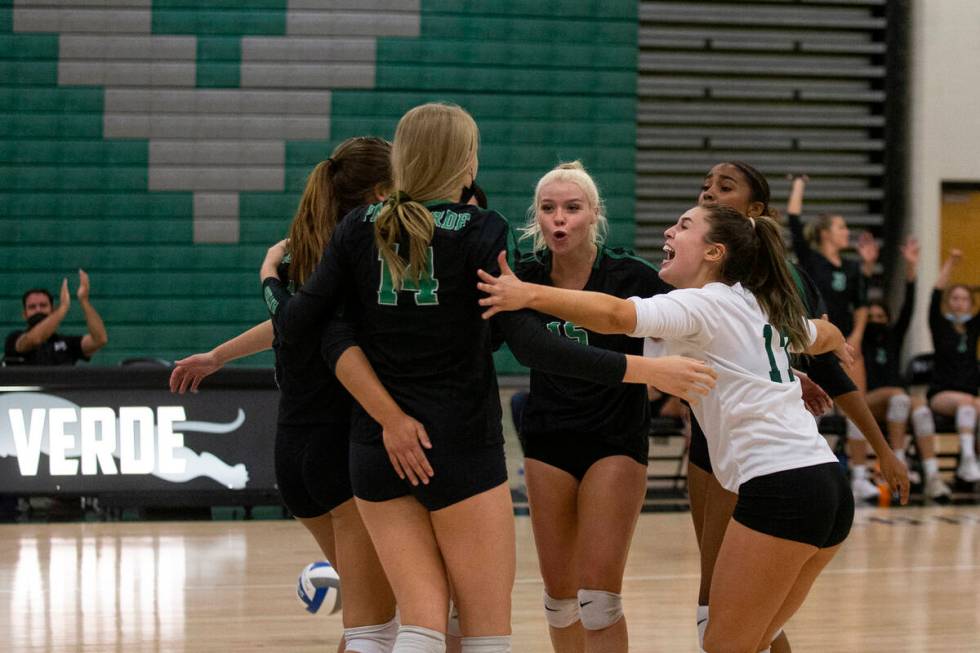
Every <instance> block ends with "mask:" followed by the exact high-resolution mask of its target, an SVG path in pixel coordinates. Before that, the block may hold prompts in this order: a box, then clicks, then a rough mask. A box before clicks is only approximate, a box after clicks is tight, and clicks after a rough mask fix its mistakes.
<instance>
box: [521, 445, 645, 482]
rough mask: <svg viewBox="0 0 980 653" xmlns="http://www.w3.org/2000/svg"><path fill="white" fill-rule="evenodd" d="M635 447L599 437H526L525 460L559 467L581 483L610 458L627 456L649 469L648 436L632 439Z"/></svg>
mask: <svg viewBox="0 0 980 653" xmlns="http://www.w3.org/2000/svg"><path fill="white" fill-rule="evenodd" d="M632 439H633V440H635V442H630V445H631V446H624V445H621V444H608V443H605V442H602V441H601V440H600V439H599V438H597V437H584V436H582V435H575V436H569V435H565V434H559V433H548V434H532V435H529V436H522V437H521V441H522V443H523V444H524V457H525V458H532V459H534V460H537V461H539V462H542V463H545V464H547V465H551V466H552V467H557V468H558V469H560V470H562V471H565V472H568V473H569V474H571V475H572V476H574V477H575V479H576V480H578V481H581V480H582V479H583V478H585V473H586V472H587V471H589V468H590V467H592V465H594V464H595V463H597V462H598V461H600V460H602V459H603V458H608V457H609V456H626V457H628V458H632V459H633V460H635V461H636V462H638V463H640V464H642V465H644V466H645V465H646V464H647V455H648V450H649V439H648V436H647V434H646V433H641V434H640V435H639V436H638V437H635V438H632Z"/></svg>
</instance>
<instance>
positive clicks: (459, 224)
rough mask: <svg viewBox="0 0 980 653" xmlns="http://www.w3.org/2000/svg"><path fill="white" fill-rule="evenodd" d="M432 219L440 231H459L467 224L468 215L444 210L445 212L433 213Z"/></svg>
mask: <svg viewBox="0 0 980 653" xmlns="http://www.w3.org/2000/svg"><path fill="white" fill-rule="evenodd" d="M432 218H433V219H434V220H435V222H436V226H437V227H439V228H440V229H445V230H446V231H459V230H460V229H462V228H463V227H465V226H466V225H467V224H468V223H469V221H470V214H469V213H456V212H455V211H453V210H452V209H446V210H445V211H433V212H432Z"/></svg>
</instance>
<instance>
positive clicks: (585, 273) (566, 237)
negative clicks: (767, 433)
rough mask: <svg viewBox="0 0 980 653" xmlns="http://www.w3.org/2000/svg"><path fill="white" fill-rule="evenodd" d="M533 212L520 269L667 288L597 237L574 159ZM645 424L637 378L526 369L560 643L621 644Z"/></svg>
mask: <svg viewBox="0 0 980 653" xmlns="http://www.w3.org/2000/svg"><path fill="white" fill-rule="evenodd" d="M528 213H529V215H530V218H529V221H528V226H527V227H526V228H525V229H524V230H523V235H522V236H521V240H522V241H524V240H527V241H529V242H530V243H531V250H532V251H531V253H530V254H527V255H525V256H524V257H523V258H522V260H521V261H520V262H519V263H518V265H517V267H516V273H517V275H518V276H519V277H520V278H521V279H523V280H525V281H531V282H533V283H538V284H544V285H554V286H558V287H561V288H572V289H576V290H581V289H586V290H595V291H598V292H604V293H608V294H612V295H615V296H617V297H623V298H627V297H632V296H634V295H639V296H641V297H648V296H650V295H655V294H659V293H661V292H666V291H667V290H668V289H669V287H668V286H667V285H666V284H664V282H663V281H661V280H660V277H659V276H658V274H657V270H656V268H655V267H653V266H652V265H651V264H649V263H647V262H646V261H644V260H642V259H640V258H637V257H635V256H633V255H632V254H631V253H630V252H628V251H625V250H619V249H609V248H607V247H605V246H604V245H603V244H602V242H603V240H604V235H605V232H606V226H607V222H606V216H605V210H604V206H603V202H602V200H601V198H600V196H599V192H598V189H597V188H596V185H595V182H594V181H593V180H592V178H591V177H590V176H589V174H588V173H587V172H586V171H585V169H584V168H583V167H582V165H581V164H580V163H579V162H577V161H576V162H572V163H566V164H562V165H559V166H558V167H557V168H555V169H553V170H551V171H550V172H548V173H547V174H546V175H544V176H543V177H542V178H541V179H540V180H539V181H538V183H537V187H536V189H535V194H534V204H533V205H532V207H531V209H529V211H528ZM535 315H536V317H537V319H538V320H539V321H540V322H541V324H542V326H544V327H546V328H547V329H548V330H549V331H551V332H552V333H554V334H556V335H559V336H560V337H563V338H570V339H572V340H576V341H578V342H581V343H584V344H590V345H594V346H596V347H601V348H603V349H609V350H611V351H619V352H623V353H627V354H642V353H643V340H642V339H637V338H628V337H626V336H621V335H619V336H616V335H607V334H600V333H594V332H591V331H587V330H585V329H581V328H579V327H578V326H576V325H575V324H572V323H570V322H565V321H563V320H559V319H557V318H555V317H552V316H549V315H543V314H540V313H538V314H535ZM649 430H650V405H649V401H648V400H647V389H646V388H645V387H644V386H640V385H616V386H609V385H599V384H596V383H590V382H589V381H584V380H580V379H574V378H569V377H565V376H559V375H555V374H549V373H546V372H542V371H539V370H531V387H530V394H529V396H528V399H527V404H526V407H525V408H524V411H523V418H522V424H521V428H520V429H519V432H520V437H521V442H522V444H523V448H524V457H525V462H524V473H525V479H526V482H527V489H528V500H529V504H530V509H531V523H532V526H533V528H534V541H535V545H536V547H537V551H538V562H539V565H540V568H541V575H542V577H543V578H544V585H545V596H544V603H545V605H544V607H545V617H546V619H547V621H548V625H549V631H550V634H551V641H552V645H553V647H554V650H555V651H556V652H557V653H577V652H581V651H604V652H608V653H616V652H618V651H623V652H625V651H627V650H628V647H629V641H628V636H627V628H626V620H625V618H624V617H623V610H622V598H621V596H620V594H621V592H622V583H623V572H624V569H625V566H626V558H627V555H628V553H629V548H630V541H631V539H632V535H633V530H634V528H635V526H636V520H637V516H638V515H639V512H640V508H641V507H642V505H643V498H644V496H645V494H646V468H647V451H648V448H649V443H648V437H649Z"/></svg>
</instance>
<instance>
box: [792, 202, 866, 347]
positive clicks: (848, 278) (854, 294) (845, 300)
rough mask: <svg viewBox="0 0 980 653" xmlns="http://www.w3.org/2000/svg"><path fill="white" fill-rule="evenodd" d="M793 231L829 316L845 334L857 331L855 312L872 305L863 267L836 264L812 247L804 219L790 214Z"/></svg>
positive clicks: (802, 260)
mask: <svg viewBox="0 0 980 653" xmlns="http://www.w3.org/2000/svg"><path fill="white" fill-rule="evenodd" d="M789 229H790V233H791V234H792V236H793V251H794V252H795V253H796V258H797V259H798V260H799V263H800V266H801V267H802V268H803V269H804V270H806V272H807V274H809V275H810V277H811V278H812V279H813V281H814V282H815V283H816V284H817V288H819V289H820V294H821V295H822V296H823V298H824V301H825V302H826V303H827V317H828V318H829V319H830V322H831V324H833V325H835V326H836V327H837V328H838V329H840V330H841V333H843V334H844V337H847V336H849V335H850V333H851V331H852V330H853V329H854V311H855V310H857V309H859V308H863V307H865V306H867V305H868V286H867V279H865V278H864V273H862V272H861V265H860V264H859V263H858V262H857V261H851V260H847V259H844V260H842V261H841V264H840V266H837V265H834V264H833V263H831V262H830V261H829V260H827V258H826V257H825V256H824V255H823V254H821V253H820V252H818V251H816V250H814V249H813V248H812V247H810V244H809V243H808V242H807V241H806V237H805V236H804V235H803V223H802V222H801V221H800V216H798V215H796V214H793V213H790V214H789Z"/></svg>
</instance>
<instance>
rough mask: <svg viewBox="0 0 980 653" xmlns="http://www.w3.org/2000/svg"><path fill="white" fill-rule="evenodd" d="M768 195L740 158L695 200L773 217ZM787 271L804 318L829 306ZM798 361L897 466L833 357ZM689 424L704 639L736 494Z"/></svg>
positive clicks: (785, 647)
mask: <svg viewBox="0 0 980 653" xmlns="http://www.w3.org/2000/svg"><path fill="white" fill-rule="evenodd" d="M769 199H770V193H769V183H768V182H767V181H766V178H765V177H764V176H763V175H762V173H760V172H759V171H758V170H756V169H755V168H754V167H752V166H751V165H749V164H747V163H745V162H743V161H726V162H722V163H718V164H717V165H715V166H714V167H712V168H711V170H709V171H708V174H707V175H705V178H704V183H703V185H702V187H701V193H700V194H699V195H698V204H702V205H705V204H723V205H725V206H730V207H732V208H734V209H736V210H738V211H740V212H741V213H742V214H744V215H746V216H747V217H756V216H760V215H762V216H770V217H773V216H775V215H776V211H775V210H774V209H772V208H771V207H770V206H769ZM790 272H791V273H792V274H793V275H794V281H795V282H796V285H797V289H798V290H799V292H800V295H801V297H802V299H803V304H804V306H805V307H806V309H807V313H808V317H811V318H816V317H820V316H822V315H823V314H825V313H826V312H827V310H826V306H825V304H824V302H823V298H822V297H821V296H820V292H819V290H818V289H817V288H816V286H815V284H814V283H813V281H812V280H811V279H810V278H809V277H808V276H807V274H806V272H805V271H803V270H801V269H800V268H799V267H798V266H791V267H790ZM798 364H802V366H803V371H805V372H806V373H807V374H808V375H809V377H810V379H809V380H812V381H813V382H815V383H816V384H817V385H819V386H820V387H821V388H823V389H824V390H826V392H827V394H829V395H830V397H832V398H833V400H834V403H836V404H837V406H838V407H839V408H840V409H841V410H842V411H843V412H844V413H845V414H846V415H847V416H848V418H850V419H851V420H853V421H854V423H855V424H857V425H858V427H859V428H860V430H861V432H862V433H863V434H864V436H865V437H866V438H867V439H868V442H870V443H871V445H872V447H873V448H874V450H875V452H876V453H878V455H879V457H880V458H881V459H882V464H883V465H884V466H885V468H886V469H888V470H889V471H891V470H892V469H894V468H895V467H896V466H899V465H901V463H900V462H899V461H898V459H897V458H896V457H895V455H894V454H893V453H892V452H891V449H890V448H889V446H888V443H887V442H886V441H885V437H884V435H883V434H882V433H881V429H880V428H879V427H878V424H877V422H876V421H875V419H874V416H873V415H872V414H871V412H870V410H868V405H867V403H866V402H865V401H864V396H863V393H861V392H860V391H858V389H857V387H856V386H855V385H854V382H853V381H851V379H850V378H849V376H848V374H847V373H846V372H845V371H844V370H843V369H842V367H841V365H840V362H839V361H838V359H837V358H836V357H835V356H833V355H832V354H831V355H828V354H824V355H822V356H815V357H812V358H809V360H804V361H798ZM801 378H803V377H801ZM808 392H809V393H811V394H812V393H813V392H814V390H813V388H809V389H807V388H806V387H805V388H804V399H805V400H806V394H807V393H808ZM808 403H813V404H818V405H819V404H821V403H822V402H821V401H820V400H819V399H817V400H815V401H812V402H808ZM817 412H819V411H817ZM691 422H692V423H691V446H690V451H689V456H688V467H687V481H688V494H689V497H690V501H691V517H692V519H693V520H694V532H695V536H696V537H697V540H698V547H699V548H700V550H701V584H700V589H699V593H698V615H697V622H698V633H699V637H700V638H702V641H703V637H704V632H705V629H706V627H707V622H708V616H709V610H708V599H709V597H710V591H711V578H712V574H713V572H714V566H715V560H716V559H717V557H718V551H719V548H720V546H721V542H722V539H723V538H724V536H725V530H726V528H727V525H728V521H729V519H730V518H731V516H732V514H733V512H734V510H735V503H736V501H737V500H738V496H737V495H735V494H733V493H731V492H728V491H727V490H725V489H724V488H723V487H722V486H721V484H720V483H719V482H718V479H716V478H715V477H714V475H713V474H712V469H711V460H710V458H709V457H708V449H707V441H706V439H705V436H704V432H703V431H702V430H701V427H700V425H699V424H698V423H697V420H695V419H692V420H691ZM901 467H902V470H903V472H904V469H905V468H904V465H901ZM907 489H908V478H907V474H905V478H904V491H905V492H907ZM789 650H790V649H789V643H788V641H787V640H786V635H785V633H782V632H780V633H779V634H777V636H776V638H775V639H774V640H773V642H772V652H773V653H785V652H786V651H789Z"/></svg>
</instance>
